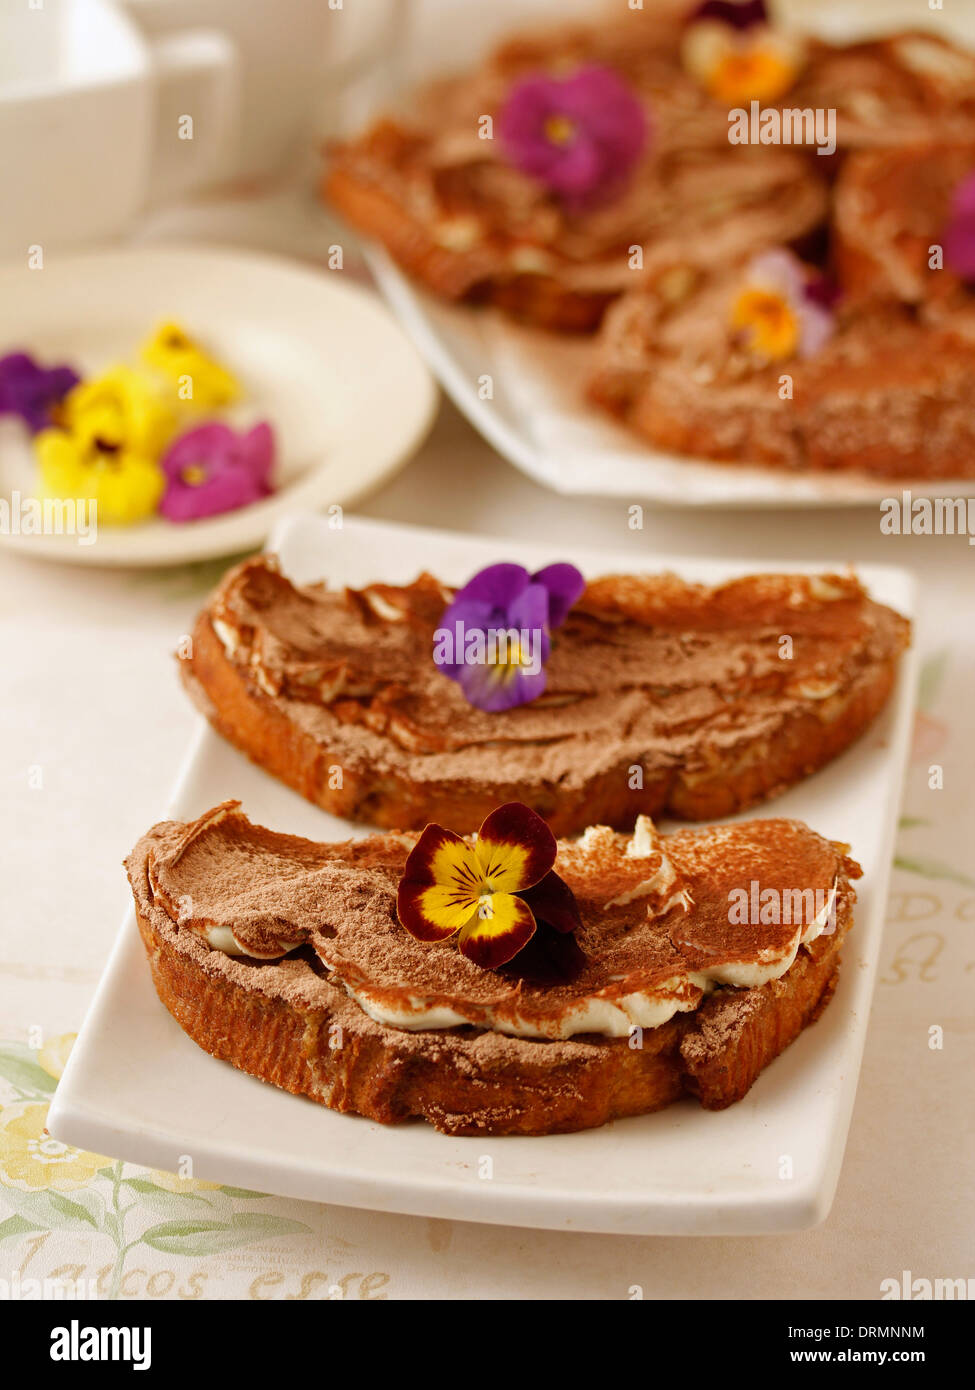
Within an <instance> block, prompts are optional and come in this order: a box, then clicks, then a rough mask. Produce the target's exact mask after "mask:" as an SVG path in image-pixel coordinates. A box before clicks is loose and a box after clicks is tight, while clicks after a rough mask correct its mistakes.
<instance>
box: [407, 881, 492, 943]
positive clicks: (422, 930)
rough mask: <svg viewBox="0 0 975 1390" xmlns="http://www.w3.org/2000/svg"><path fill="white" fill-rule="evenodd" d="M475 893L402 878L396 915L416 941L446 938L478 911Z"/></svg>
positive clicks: (444, 939) (442, 939) (458, 929)
mask: <svg viewBox="0 0 975 1390" xmlns="http://www.w3.org/2000/svg"><path fill="white" fill-rule="evenodd" d="M478 901H479V900H478V898H477V896H476V895H472V894H470V893H464V892H463V891H459V890H458V889H456V888H447V887H444V886H443V885H442V884H438V883H434V884H429V885H426V886H424V885H423V884H422V883H411V882H409V881H408V880H407V879H402V880H401V882H400V885H399V889H398V891H397V894H396V915H397V917H399V920H400V922H401V924H402V925H403V926H404V927H405V928H406V930H407V931H408V932H409V934H410V936H412V937H415V938H416V940H417V941H446V940H447V938H448V937H451V936H453V935H454V933H455V932H457V931H460V929H461V927H462V926H464V924H465V923H466V922H469V921H470V919H471V918H472V917H473V915H474V913H475V912H476V911H477V906H478Z"/></svg>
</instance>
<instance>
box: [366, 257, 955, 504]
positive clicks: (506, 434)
mask: <svg viewBox="0 0 975 1390" xmlns="http://www.w3.org/2000/svg"><path fill="white" fill-rule="evenodd" d="M363 254H364V256H365V258H366V261H367V263H368V265H369V268H370V270H371V271H372V274H373V278H374V279H375V282H376V284H377V286H378V288H379V290H380V292H381V293H382V295H383V297H384V299H385V300H386V302H387V304H388V305H389V306H390V308H391V310H392V311H393V312H394V313H395V314H396V316H397V318H398V319H399V321H400V323H401V324H402V325H403V328H404V330H405V331H406V332H407V333H409V335H410V337H411V338H412V339H413V341H414V343H415V344H416V347H417V350H418V351H419V352H420V353H421V355H422V356H423V358H424V360H425V361H426V363H427V365H428V366H429V368H430V370H431V371H432V372H433V374H434V376H435V377H436V378H437V380H438V381H439V383H440V385H441V386H442V387H443V390H444V391H445V393H446V394H447V396H449V398H450V400H451V401H452V402H453V403H454V405H455V406H456V407H457V409H458V410H459V411H460V412H461V414H462V415H463V416H464V418H465V419H466V420H467V421H468V422H469V423H470V424H471V425H472V426H473V427H474V429H476V430H477V432H478V434H480V435H481V437H482V438H483V439H484V440H486V441H487V443H488V444H490V445H491V447H492V448H494V449H496V450H497V451H498V453H500V454H501V455H502V456H503V457H504V458H505V459H507V460H508V462H509V463H511V464H512V465H513V466H514V467H515V468H517V469H519V470H520V472H522V473H524V474H525V475H526V476H527V477H529V478H531V479H532V481H533V482H535V483H537V484H538V485H539V486H540V487H545V488H547V489H548V490H549V491H550V492H555V493H556V494H557V495H559V496H562V497H575V498H586V497H601V498H609V499H611V500H614V501H618V500H619V499H620V498H623V497H639V498H642V499H643V500H644V501H650V502H653V503H655V504H657V505H659V506H661V507H665V508H667V509H668V510H670V511H700V510H707V509H709V508H710V509H713V510H716V511H747V510H755V511H769V510H774V509H775V508H788V509H789V510H794V509H798V508H802V507H816V508H824V509H825V508H829V507H836V508H842V509H843V510H848V509H851V508H866V507H878V506H879V505H880V502H881V500H882V499H883V498H884V497H889V496H895V497H899V496H900V495H901V493H902V492H904V491H907V492H910V493H911V495H912V496H914V497H956V496H959V495H960V496H964V497H975V478H928V479H925V478H882V477H877V478H875V477H873V476H872V475H870V474H860V473H852V472H845V471H843V472H840V471H837V472H835V473H834V472H825V471H816V470H812V469H809V470H804V471H796V472H792V471H791V470H786V469H775V468H771V467H769V468H763V467H762V465H761V464H736V463H722V462H721V461H720V460H715V459H706V458H703V457H687V458H683V457H682V456H680V455H672V456H668V455H666V452H665V451H664V450H655V449H654V448H653V446H652V445H650V444H649V443H648V442H646V441H644V443H645V451H646V454H647V459H646V462H647V463H648V465H651V466H652V465H653V464H654V463H655V462H657V459H656V458H655V455H657V456H659V459H660V461H663V462H666V463H667V464H668V465H670V464H671V463H673V465H674V466H682V467H686V468H687V470H688V476H689V477H690V478H693V477H695V476H699V475H698V474H697V470H700V469H707V470H709V471H712V470H722V473H721V476H722V477H723V478H724V479H727V480H729V481H730V483H731V485H732V487H734V483H735V480H738V481H739V483H740V484H741V487H740V495H737V494H736V493H733V494H732V495H723V496H710V497H709V496H698V495H697V494H696V493H694V492H691V493H683V494H680V495H677V494H675V493H673V492H672V491H668V490H667V487H666V485H665V484H663V483H662V482H657V483H654V480H653V479H652V478H650V479H648V480H647V482H646V484H641V483H640V482H639V481H636V482H634V481H632V480H630V479H627V481H626V485H625V486H623V485H621V486H620V487H619V488H616V489H613V490H607V489H605V488H602V489H601V488H599V487H598V486H593V487H591V488H590V487H588V486H579V487H576V486H575V485H572V484H570V485H567V486H560V484H559V483H558V482H557V481H553V479H552V477H551V476H550V475H549V474H548V473H547V472H546V470H544V469H543V468H542V466H541V465H540V463H539V461H538V460H539V459H541V458H542V457H543V456H544V451H543V450H542V449H540V448H539V447H537V446H536V445H534V444H533V443H532V442H531V441H530V440H529V439H527V438H525V437H523V436H522V435H521V434H520V433H519V432H518V431H517V430H516V429H514V428H513V427H512V426H510V425H509V424H508V423H507V421H505V420H503V419H501V418H500V416H498V415H496V414H492V412H491V411H490V410H489V409H487V407H486V404H485V402H484V401H482V400H481V399H480V398H479V396H478V394H477V391H476V390H475V389H474V387H473V386H472V385H471V383H470V382H469V381H468V380H467V378H466V377H465V375H464V373H463V371H462V369H461V368H460V366H459V365H458V363H457V361H456V359H455V356H454V354H453V352H452V351H451V349H450V347H449V345H448V343H447V341H446V339H445V337H444V335H443V334H442V333H441V331H440V330H439V329H438V327H437V326H436V325H435V324H434V323H433V322H432V320H431V318H430V315H429V312H428V309H427V303H428V302H429V303H430V304H431V305H434V306H435V305H436V301H435V300H433V297H432V296H431V295H429V293H428V292H427V291H425V290H423V288H422V287H420V286H417V285H415V284H414V283H413V281H412V280H410V278H409V276H407V275H406V274H405V272H404V271H403V270H402V269H401V268H400V267H399V265H397V263H396V261H395V260H394V259H393V257H392V256H391V255H390V253H389V251H388V250H387V249H386V247H385V246H384V245H382V243H380V242H377V241H375V240H368V241H364V242H363ZM442 307H444V308H447V309H450V310H452V311H453V312H455V313H466V314H469V315H472V316H473V315H478V314H499V313H500V311H498V310H492V309H490V308H482V309H477V308H472V307H471V306H467V305H463V304H444V305H443V306H442ZM538 331H539V332H541V330H538ZM593 410H594V412H595V407H593ZM606 419H607V420H608V419H609V417H608V416H607V417H606ZM620 428H624V427H623V426H621V427H620ZM632 437H633V436H632V435H631V438H632ZM739 470H740V471H739ZM790 479H791V480H792V481H803V482H805V483H807V484H809V486H810V488H811V489H812V490H811V491H810V492H808V493H805V492H803V493H798V492H790V491H785V490H782V489H781V488H780V486H779V485H780V484H781V483H782V482H783V481H786V480H790ZM828 480H833V481H836V482H838V481H841V480H842V481H843V482H845V483H848V484H850V485H851V490H850V491H848V492H839V493H831V492H828V491H819V490H818V485H819V484H825V483H826V482H827V481H828ZM853 488H856V489H858V490H856V491H854V490H852V489H853ZM860 489H862V490H860Z"/></svg>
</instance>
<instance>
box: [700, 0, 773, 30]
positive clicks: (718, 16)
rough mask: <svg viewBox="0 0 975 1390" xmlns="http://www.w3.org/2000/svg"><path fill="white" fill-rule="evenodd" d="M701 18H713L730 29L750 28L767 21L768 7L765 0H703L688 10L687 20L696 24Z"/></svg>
mask: <svg viewBox="0 0 975 1390" xmlns="http://www.w3.org/2000/svg"><path fill="white" fill-rule="evenodd" d="M702 19H711V20H715V21H716V22H717V23H718V24H727V25H729V26H730V27H731V28H732V29H751V28H752V27H753V26H754V25H756V24H767V23H768V9H767V7H766V5H765V0H704V3H703V4H701V5H697V6H696V7H695V8H694V9H693V10H692V11H691V12H690V14H689V15H688V16H687V22H688V24H698V23H699V22H700V21H701V20H702Z"/></svg>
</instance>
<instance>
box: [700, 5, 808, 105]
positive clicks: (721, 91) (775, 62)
mask: <svg viewBox="0 0 975 1390" xmlns="http://www.w3.org/2000/svg"><path fill="white" fill-rule="evenodd" d="M681 54H682V58H683V62H684V67H685V68H686V69H687V71H688V72H689V73H690V74H691V76H692V77H695V78H696V79H697V80H698V82H700V84H701V86H702V87H703V88H704V89H705V90H706V91H707V92H708V93H709V94H710V95H711V96H712V97H714V98H715V100H716V101H720V102H727V103H728V105H729V106H744V105H747V104H748V102H750V101H758V102H774V101H777V100H778V98H779V97H781V96H782V95H784V93H785V92H787V91H788V90H789V88H790V87H791V86H792V85H793V83H794V82H795V80H796V77H797V76H798V74H799V70H800V68H801V67H802V62H803V57H804V52H803V44H802V41H801V40H800V39H798V38H797V37H796V36H795V35H792V34H788V33H784V32H782V31H779V30H775V29H772V28H771V27H770V26H768V25H767V24H753V25H748V26H747V27H743V28H740V29H738V28H735V27H733V26H732V25H731V24H725V23H722V22H721V21H720V20H713V19H702V20H699V21H698V22H696V23H694V24H691V25H690V26H689V27H688V29H687V31H686V32H685V35H684V39H683V43H682V46H681Z"/></svg>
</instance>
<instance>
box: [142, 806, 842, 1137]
mask: <svg viewBox="0 0 975 1390" xmlns="http://www.w3.org/2000/svg"><path fill="white" fill-rule="evenodd" d="M416 839H417V837H416V836H415V835H408V834H398V833H390V834H386V835H377V836H371V837H369V838H367V839H364V840H358V841H351V842H346V843H344V844H338V845H322V844H314V843H313V842H311V841H308V840H303V839H299V838H298V837H296V836H291V835H280V834H275V833H274V832H272V831H269V830H265V829H263V828H261V827H259V826H255V825H252V824H251V823H250V822H249V821H248V820H247V819H246V817H245V816H243V815H242V814H241V812H240V811H239V808H238V805H237V803H233V802H230V803H224V804H223V805H222V806H219V807H215V808H214V809H213V810H212V811H209V812H207V813H206V814H205V815H204V816H202V817H200V819H199V820H198V821H196V822H193V823H190V824H183V823H179V822H165V823H163V824H160V825H157V826H155V827H154V828H153V829H152V830H150V831H149V833H148V834H147V835H146V836H145V837H143V839H141V840H140V841H139V843H138V844H137V845H136V847H135V849H134V850H133V851H132V853H131V855H130V856H129V858H128V860H127V870H128V874H129V880H130V883H131V886H132V892H133V895H134V899H135V906H136V914H137V919H138V924H139V930H140V932H141V934H142V937H143V941H144V943H145V947H146V951H147V954H148V956H149V961H150V965H151V969H152V975H153V981H154V983H155V987H156V990H157V993H158V994H159V997H160V999H161V1000H162V1002H163V1003H164V1004H165V1006H166V1007H167V1009H169V1011H170V1012H171V1013H172V1014H173V1015H174V1017H175V1018H176V1019H177V1021H178V1022H179V1024H180V1025H181V1027H182V1028H183V1029H184V1030H185V1031H186V1032H187V1033H188V1034H189V1036H190V1037H191V1038H193V1040H194V1041H195V1042H196V1043H198V1045H199V1046H200V1047H202V1048H203V1049H204V1050H205V1051H207V1052H209V1053H211V1054H212V1055H213V1056H215V1057H218V1058H220V1059H222V1060H224V1061H228V1062H231V1063H232V1064H233V1065H234V1066H236V1067H238V1068H239V1069H241V1070H243V1071H246V1072H249V1073H250V1074H251V1075H254V1076H257V1077H259V1078H260V1079H262V1080H264V1081H269V1082H271V1083H272V1084H274V1085H276V1086H279V1087H282V1088H283V1089H285V1090H288V1091H291V1092H294V1093H295V1094H298V1095H304V1096H307V1097H309V1098H311V1099H312V1100H315V1101H317V1102H319V1103H321V1104H324V1105H327V1106H329V1107H331V1108H332V1109H334V1110H339V1111H347V1112H355V1113H357V1114H360V1115H364V1116H366V1117H368V1118H370V1119H374V1120H378V1121H380V1122H382V1123H393V1122H396V1121H402V1120H407V1119H410V1118H414V1117H419V1118H422V1119H425V1120H428V1121H429V1122H430V1123H432V1124H433V1125H435V1126H436V1128H437V1129H439V1130H441V1131H443V1132H445V1133H449V1134H552V1133H561V1132H568V1131H572V1130H578V1129H585V1128H590V1127H593V1126H596V1125H600V1124H603V1123H605V1122H606V1121H607V1120H611V1119H615V1118H620V1117H623V1116H628V1115H637V1114H644V1113H647V1112H649V1111H652V1110H657V1109H660V1108H661V1107H663V1106H665V1105H668V1104H670V1103H671V1102H673V1101H675V1100H677V1099H679V1098H680V1097H682V1096H694V1097H696V1098H697V1099H698V1100H699V1101H700V1103H701V1104H702V1105H703V1106H704V1107H705V1108H707V1109H712V1110H717V1109H722V1108H724V1107H726V1106H728V1105H730V1104H732V1103H734V1102H735V1101H737V1100H740V1099H741V1098H742V1096H744V1095H745V1094H746V1092H747V1091H748V1089H749V1088H750V1086H751V1085H752V1083H753V1082H754V1080H755V1079H756V1077H757V1076H758V1075H759V1073H760V1072H761V1071H762V1070H763V1069H764V1067H766V1066H767V1065H768V1064H769V1063H770V1062H771V1061H772V1060H773V1059H774V1058H775V1057H776V1056H778V1054H779V1053H780V1052H782V1051H783V1049H784V1048H785V1047H787V1046H788V1045H789V1043H791V1042H792V1041H793V1040H794V1039H795V1038H796V1037H797V1036H798V1034H799V1033H800V1032H801V1031H802V1030H803V1029H804V1028H805V1027H806V1026H807V1025H808V1024H809V1023H811V1022H813V1021H814V1020H815V1019H816V1018H818V1016H819V1014H820V1013H821V1012H822V1010H823V1008H824V1007H825V1005H826V1003H827V1002H828V1001H829V999H830V997H831V995H832V993H833V990H834V987H835V985H836V981H837V974H838V966H839V957H840V948H841V945H842V942H843V939H844V937H845V935H846V933H847V932H848V930H849V928H850V926H851V922H852V909H853V902H854V900H855V893H854V890H853V887H852V884H851V880H852V879H855V878H857V877H859V874H860V870H859V868H858V866H857V865H856V864H855V863H854V862H853V861H852V860H851V859H849V858H848V857H847V849H848V847H847V846H845V845H840V844H834V843H832V842H830V841H828V840H825V839H823V838H822V837H820V836H819V835H817V834H815V833H814V832H813V831H811V830H809V829H808V828H807V827H806V826H804V825H802V824H801V823H799V822H796V821H787V820H768V821H754V822H747V823H737V824H734V825H729V826H723V827H718V828H716V829H703V830H702V829H696V830H690V829H687V830H679V831H677V832H675V833H674V834H672V835H668V836H660V835H659V834H658V833H657V832H656V830H655V828H654V827H653V826H652V824H651V823H650V822H649V821H646V820H643V821H641V822H639V823H638V825H637V828H636V832H635V833H634V835H633V837H632V838H627V837H624V836H622V835H617V834H615V833H613V832H612V831H610V830H608V829H606V828H595V829H591V830H589V831H588V832H587V833H586V835H585V836H583V838H582V839H581V840H579V841H577V842H575V843H561V844H560V845H559V854H558V859H557V862H556V867H557V869H558V872H559V874H560V875H561V876H562V878H563V879H564V881H565V883H566V884H568V885H569V887H570V888H571V889H572V891H573V892H574V894H575V898H576V903H577V905H578V909H579V917H580V923H581V925H580V926H579V928H578V929H577V930H576V932H575V938H574V940H575V945H576V948H577V954H578V960H576V962H575V963H574V964H573V965H572V966H571V968H568V969H567V968H566V967H565V964H564V961H562V960H561V958H558V957H553V958H549V957H548V956H547V955H546V954H545V953H544V952H542V953H540V954H539V953H536V954H535V955H533V956H532V957H531V958H529V959H526V960H525V961H524V962H521V961H520V960H519V957H518V956H516V957H515V958H514V960H513V961H511V962H510V963H509V964H508V965H506V966H504V967H501V968H500V969H498V970H494V971H490V970H482V969H480V968H479V967H477V966H475V965H473V964H472V962H470V961H469V960H467V959H466V958H465V957H464V956H463V955H461V954H460V952H459V951H458V950H457V948H456V946H455V944H454V943H453V941H446V942H440V943H437V944H427V943H421V942H418V941H416V940H414V938H413V937H412V936H410V935H408V934H407V933H406V932H405V931H404V929H403V928H402V927H401V926H400V924H399V922H398V921H397V916H396V893H397V884H398V881H399V878H400V876H401V875H402V873H403V869H404V865H405V862H406V858H407V855H408V853H409V851H410V849H411V848H412V846H413V845H414V844H415V842H416ZM755 885H759V886H760V891H761V893H762V895H763V896H762V898H761V901H762V903H763V910H762V914H761V920H760V918H759V917H757V916H755V915H754V914H753V913H752V915H749V914H748V913H747V912H746V913H745V914H744V916H745V918H746V919H747V920H744V921H742V920H740V918H736V917H735V914H734V913H733V912H732V910H731V908H730V907H729V904H730V903H732V902H733V901H737V900H739V899H740V898H741V897H742V895H744V897H746V898H750V899H751V900H752V901H754V895H755V892H756V888H755ZM770 894H771V899H770V897H769V895H770ZM796 895H799V896H798V898H797V897H796ZM803 895H807V896H805V897H804V896H803ZM800 898H801V900H802V904H803V905H802V906H801V907H798V906H793V907H792V908H789V907H787V906H786V904H787V903H790V902H791V903H793V904H796V903H797V902H798V901H799V899H800ZM770 900H771V901H772V902H777V903H779V904H780V905H781V909H780V911H779V915H778V917H777V919H776V920H775V921H774V922H773V921H771V920H770V917H771V915H772V914H771V913H770V912H769V911H768V910H767V908H766V907H765V906H764V905H765V904H767V903H768V902H769V901H770ZM531 944H532V943H529V947H530V946H531ZM527 950H528V948H526V954H527ZM747 981H753V982H754V983H747ZM638 1018H643V1019H644V1023H643V1024H641V1023H638V1022H635V1021H634V1020H635V1019H638ZM390 1019H394V1020H395V1023H391V1022H390V1021H389V1020H390ZM596 1026H598V1027H599V1029H600V1030H601V1031H595V1028H596ZM580 1027H589V1028H590V1031H587V1032H581V1031H579V1028H580Z"/></svg>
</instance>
